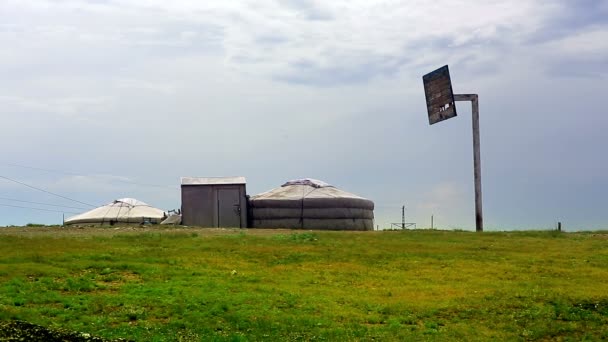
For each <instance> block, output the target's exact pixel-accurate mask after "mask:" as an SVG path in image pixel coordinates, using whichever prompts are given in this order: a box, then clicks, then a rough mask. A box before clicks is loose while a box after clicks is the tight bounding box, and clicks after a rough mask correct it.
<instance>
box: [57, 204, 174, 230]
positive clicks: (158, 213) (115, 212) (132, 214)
mask: <svg viewBox="0 0 608 342" xmlns="http://www.w3.org/2000/svg"><path fill="white" fill-rule="evenodd" d="M164 218H166V215H165V212H164V211H163V210H161V209H157V208H154V207H152V206H150V205H149V204H147V203H144V202H142V201H138V200H136V199H134V198H121V199H117V200H115V201H112V202H110V203H108V204H106V205H104V206H101V207H98V208H95V209H93V210H89V211H87V212H85V213H82V214H80V215H76V216H73V217H70V218H69V219H67V220H65V224H66V225H70V224H85V225H115V224H142V223H153V224H156V223H160V222H161V221H162V220H163V219H164Z"/></svg>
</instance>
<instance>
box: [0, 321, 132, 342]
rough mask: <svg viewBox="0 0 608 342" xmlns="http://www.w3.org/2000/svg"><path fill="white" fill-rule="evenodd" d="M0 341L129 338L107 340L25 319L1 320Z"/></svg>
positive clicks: (70, 341)
mask: <svg viewBox="0 0 608 342" xmlns="http://www.w3.org/2000/svg"><path fill="white" fill-rule="evenodd" d="M0 341H7V342H8V341H33V342H38V341H40V342H42V341H46V342H55V341H57V342H109V341H116V342H118V341H127V340H125V339H117V340H106V339H103V338H101V337H95V336H91V335H90V334H86V333H79V332H73V331H67V330H58V329H49V328H45V327H43V326H40V325H36V324H32V323H28V322H24V321H10V322H0Z"/></svg>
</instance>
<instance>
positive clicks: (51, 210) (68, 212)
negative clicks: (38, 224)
mask: <svg viewBox="0 0 608 342" xmlns="http://www.w3.org/2000/svg"><path fill="white" fill-rule="evenodd" d="M0 206H3V207H11V208H22V209H32V210H41V211H50V212H54V213H65V214H79V213H75V212H73V211H63V210H53V209H43V208H34V207H24V206H20V205H10V204H0Z"/></svg>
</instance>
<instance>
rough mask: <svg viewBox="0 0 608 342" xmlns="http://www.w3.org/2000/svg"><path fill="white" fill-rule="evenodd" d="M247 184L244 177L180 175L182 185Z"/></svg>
mask: <svg viewBox="0 0 608 342" xmlns="http://www.w3.org/2000/svg"><path fill="white" fill-rule="evenodd" d="M224 184H247V181H246V180H245V177H182V185H224Z"/></svg>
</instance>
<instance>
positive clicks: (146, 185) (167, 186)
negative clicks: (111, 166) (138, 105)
mask: <svg viewBox="0 0 608 342" xmlns="http://www.w3.org/2000/svg"><path fill="white" fill-rule="evenodd" d="M0 164H2V165H7V166H12V167H19V168H23V169H30V170H38V171H44V172H51V173H59V174H64V175H70V176H78V177H103V175H84V174H78V173H74V172H68V171H61V170H55V169H45V168H41V167H34V166H28V165H22V164H15V163H7V162H0ZM108 176H110V175H108ZM114 177H116V176H114ZM112 181H113V182H120V183H126V184H133V185H138V186H145V187H155V188H165V189H175V188H176V187H174V186H171V185H159V184H149V183H138V182H133V181H130V180H125V179H116V178H114V179H112Z"/></svg>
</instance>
